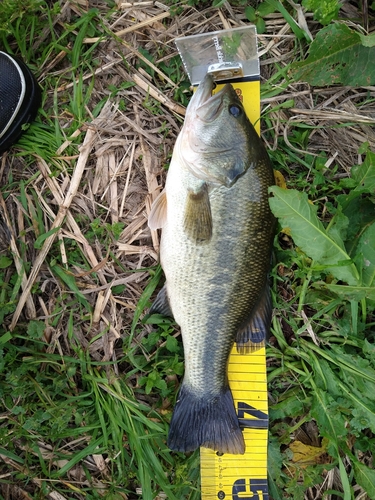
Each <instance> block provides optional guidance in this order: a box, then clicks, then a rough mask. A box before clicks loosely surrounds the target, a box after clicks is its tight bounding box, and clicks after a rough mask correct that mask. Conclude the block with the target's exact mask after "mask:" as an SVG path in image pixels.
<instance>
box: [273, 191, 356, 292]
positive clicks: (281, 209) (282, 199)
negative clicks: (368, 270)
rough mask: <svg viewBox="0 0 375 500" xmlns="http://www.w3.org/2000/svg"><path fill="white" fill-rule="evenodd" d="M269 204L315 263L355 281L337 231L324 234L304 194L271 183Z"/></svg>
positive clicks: (336, 276) (338, 275)
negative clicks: (271, 195)
mask: <svg viewBox="0 0 375 500" xmlns="http://www.w3.org/2000/svg"><path fill="white" fill-rule="evenodd" d="M270 192H271V193H272V194H273V197H271V198H270V200H269V202H270V206H271V210H272V212H273V213H274V214H275V216H276V217H278V218H279V219H281V224H282V226H283V227H289V228H290V230H291V234H292V237H293V240H294V242H295V244H296V245H297V246H299V247H300V248H301V249H302V250H303V251H304V252H305V253H306V255H308V256H309V257H311V258H312V259H314V260H315V261H316V264H319V265H322V266H326V268H327V270H328V271H329V272H330V273H332V274H333V275H334V276H335V278H336V279H338V280H342V281H345V282H347V283H349V284H351V285H356V284H357V282H358V278H359V275H358V271H357V269H356V267H355V265H354V264H353V263H352V262H351V261H350V256H349V255H348V254H347V252H346V250H345V248H344V243H343V242H342V240H341V238H340V236H339V234H338V233H336V234H335V235H334V238H333V237H332V236H330V234H329V233H327V231H326V229H325V228H324V226H323V224H322V223H321V221H320V220H319V219H318V217H317V215H316V207H314V206H313V205H312V204H311V203H309V200H308V198H307V195H306V193H301V192H299V191H296V190H294V189H281V188H279V187H277V186H272V187H271V188H270Z"/></svg>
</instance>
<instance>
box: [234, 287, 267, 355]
mask: <svg viewBox="0 0 375 500" xmlns="http://www.w3.org/2000/svg"><path fill="white" fill-rule="evenodd" d="M271 318H272V300H271V294H270V289H269V286H268V283H267V284H266V286H265V287H264V291H263V293H262V295H261V297H260V299H259V301H258V303H257V305H256V306H255V308H254V309H253V311H252V314H251V316H250V318H249V321H248V322H247V323H246V325H245V326H244V327H243V328H241V329H240V330H239V332H238V334H237V340H236V342H237V351H238V352H240V353H249V352H254V351H257V350H258V349H260V348H261V347H264V346H265V345H266V338H267V336H268V335H269V331H270V326H271Z"/></svg>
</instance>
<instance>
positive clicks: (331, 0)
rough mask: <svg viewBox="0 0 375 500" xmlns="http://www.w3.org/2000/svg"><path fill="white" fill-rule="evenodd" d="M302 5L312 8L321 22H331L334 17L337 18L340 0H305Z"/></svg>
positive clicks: (308, 8)
mask: <svg viewBox="0 0 375 500" xmlns="http://www.w3.org/2000/svg"><path fill="white" fill-rule="evenodd" d="M302 5H303V6H304V7H306V9H307V10H311V11H312V12H313V14H314V19H316V20H317V21H318V22H319V23H320V24H323V25H326V24H329V23H330V22H331V21H332V19H337V17H338V13H339V10H340V3H339V2H338V0H325V1H324V2H322V0H303V2H302Z"/></svg>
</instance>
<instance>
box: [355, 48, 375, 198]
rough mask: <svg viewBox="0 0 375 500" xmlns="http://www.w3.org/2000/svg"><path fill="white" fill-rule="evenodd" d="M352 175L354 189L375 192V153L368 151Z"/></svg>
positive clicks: (362, 191)
mask: <svg viewBox="0 0 375 500" xmlns="http://www.w3.org/2000/svg"><path fill="white" fill-rule="evenodd" d="M374 55H375V53H374ZM350 176H351V178H352V179H354V181H355V182H356V187H355V189H354V191H359V192H361V193H374V191H375V153H372V152H371V151H368V153H367V155H366V158H365V161H364V162H363V163H362V164H361V165H355V166H354V167H353V168H352V170H351V172H350Z"/></svg>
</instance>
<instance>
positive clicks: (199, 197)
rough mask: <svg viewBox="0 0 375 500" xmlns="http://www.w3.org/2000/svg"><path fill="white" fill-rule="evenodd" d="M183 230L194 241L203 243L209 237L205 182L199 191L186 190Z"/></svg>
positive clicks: (210, 230) (208, 214) (210, 234)
mask: <svg viewBox="0 0 375 500" xmlns="http://www.w3.org/2000/svg"><path fill="white" fill-rule="evenodd" d="M184 230H185V232H186V234H187V236H188V237H189V238H190V239H191V240H193V241H194V242H195V243H205V242H208V241H210V239H211V236H212V216H211V204H210V198H209V196H208V186H207V184H206V183H204V184H203V185H202V187H201V188H200V189H199V191H197V192H194V191H189V192H188V195H187V200H186V206H185V213H184Z"/></svg>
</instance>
